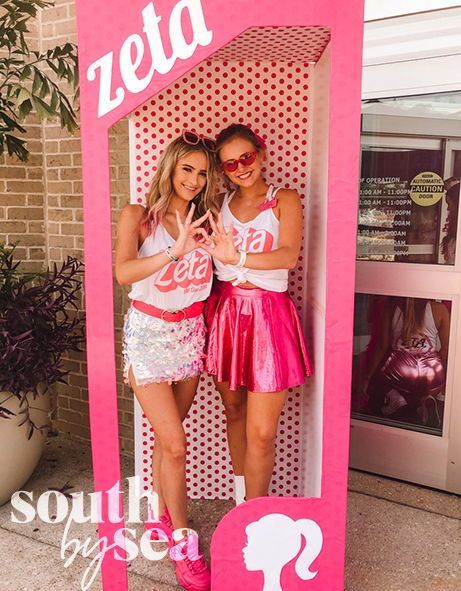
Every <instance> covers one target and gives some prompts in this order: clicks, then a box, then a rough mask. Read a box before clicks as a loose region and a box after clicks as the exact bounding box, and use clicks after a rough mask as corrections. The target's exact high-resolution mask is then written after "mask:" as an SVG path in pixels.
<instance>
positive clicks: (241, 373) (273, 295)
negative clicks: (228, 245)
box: [205, 281, 312, 392]
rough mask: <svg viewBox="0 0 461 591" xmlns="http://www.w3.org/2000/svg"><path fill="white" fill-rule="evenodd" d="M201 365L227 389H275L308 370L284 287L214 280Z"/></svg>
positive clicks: (293, 381)
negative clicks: (275, 288) (271, 288)
mask: <svg viewBox="0 0 461 591" xmlns="http://www.w3.org/2000/svg"><path fill="white" fill-rule="evenodd" d="M205 322H206V324H207V327H208V347H207V360H206V371H207V372H208V373H209V374H210V375H213V376H215V377H216V379H217V381H218V382H229V385H230V388H231V390H237V389H238V388H239V386H243V387H245V388H247V389H248V390H250V391H251V392H280V391H281V390H285V389H286V388H290V387H294V386H300V385H302V384H303V383H304V381H305V378H306V377H307V376H310V375H312V369H311V364H310V362H309V357H308V354H307V349H306V345H305V342H304V336H303V332H302V328H301V323H300V321H299V317H298V314H297V311H296V308H295V305H294V303H293V302H292V300H291V298H290V296H289V295H288V293H287V292H283V293H280V292H275V291H267V290H265V289H259V288H253V289H246V288H243V287H235V286H233V285H232V284H231V283H224V282H220V281H216V282H215V284H214V286H213V291H212V293H211V296H210V297H209V299H208V301H207V303H206V306H205Z"/></svg>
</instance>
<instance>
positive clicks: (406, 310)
mask: <svg viewBox="0 0 461 591" xmlns="http://www.w3.org/2000/svg"><path fill="white" fill-rule="evenodd" d="M429 301H430V300H428V299H424V298H402V300H400V301H399V303H398V304H397V305H398V307H399V308H400V311H401V313H402V315H403V326H402V333H401V335H400V336H401V338H402V340H403V342H404V343H407V342H408V341H409V340H410V339H411V338H412V337H415V336H417V335H418V334H422V328H423V326H424V314H425V312H426V306H427V302H429Z"/></svg>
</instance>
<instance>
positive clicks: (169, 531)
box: [146, 509, 174, 548]
mask: <svg viewBox="0 0 461 591" xmlns="http://www.w3.org/2000/svg"><path fill="white" fill-rule="evenodd" d="M146 529H150V530H151V534H150V539H151V540H165V541H168V546H169V547H170V548H171V547H172V546H173V544H174V541H173V523H172V521H171V517H170V514H169V512H168V509H165V511H164V512H163V514H162V515H161V516H160V519H159V520H158V521H149V523H147V524H146ZM159 530H160V531H161V532H163V533H164V534H165V536H166V538H167V539H165V537H164V536H162V535H161V534H160V533H159Z"/></svg>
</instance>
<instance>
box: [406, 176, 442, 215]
mask: <svg viewBox="0 0 461 591" xmlns="http://www.w3.org/2000/svg"><path fill="white" fill-rule="evenodd" d="M444 194H445V189H444V187H443V179H442V177H441V176H439V175H438V174H437V173H436V172H420V173H419V174H417V175H416V176H415V177H414V178H413V179H412V180H411V182H410V197H411V199H412V201H414V203H416V205H422V206H423V207H427V206H429V205H435V204H436V203H438V202H439V201H440V199H442V197H443V196H444Z"/></svg>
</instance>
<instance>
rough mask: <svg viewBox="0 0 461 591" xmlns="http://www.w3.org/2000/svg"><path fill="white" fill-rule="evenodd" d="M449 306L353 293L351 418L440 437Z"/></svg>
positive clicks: (443, 403)
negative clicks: (354, 297) (354, 298)
mask: <svg viewBox="0 0 461 591" xmlns="http://www.w3.org/2000/svg"><path fill="white" fill-rule="evenodd" d="M450 312H451V302H450V301H445V302H440V301H437V300H431V299H425V298H409V297H407V298H404V297H392V296H382V295H371V294H357V295H356V300H355V318H354V364H353V368H354V371H353V381H352V417H353V418H356V419H362V420H367V421H373V422H376V423H379V424H382V425H389V426H392V427H398V428H405V429H411V430H414V431H419V432H422V433H428V434H432V435H437V436H439V437H441V436H442V433H443V420H444V410H445V388H446V368H447V360H448V343H449V334H450Z"/></svg>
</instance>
